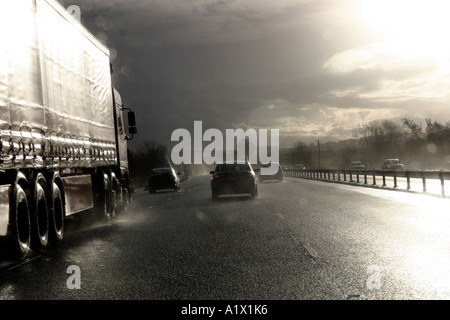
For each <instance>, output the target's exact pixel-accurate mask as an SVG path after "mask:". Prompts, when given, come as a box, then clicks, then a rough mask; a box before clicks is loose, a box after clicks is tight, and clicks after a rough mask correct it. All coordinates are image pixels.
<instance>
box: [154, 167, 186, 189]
mask: <svg viewBox="0 0 450 320" xmlns="http://www.w3.org/2000/svg"><path fill="white" fill-rule="evenodd" d="M178 175H179V174H176V173H175V170H174V169H173V168H157V169H153V170H152V173H151V174H150V177H148V192H149V193H155V192H156V191H157V190H168V189H171V190H173V191H178V190H180V188H181V182H180V177H179V176H178Z"/></svg>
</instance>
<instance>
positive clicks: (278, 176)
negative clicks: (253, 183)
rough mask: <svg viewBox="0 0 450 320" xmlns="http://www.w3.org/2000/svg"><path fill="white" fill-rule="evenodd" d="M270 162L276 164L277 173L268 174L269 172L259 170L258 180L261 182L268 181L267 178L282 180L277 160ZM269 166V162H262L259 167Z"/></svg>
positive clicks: (280, 168)
mask: <svg viewBox="0 0 450 320" xmlns="http://www.w3.org/2000/svg"><path fill="white" fill-rule="evenodd" d="M272 164H273V165H276V166H277V167H278V170H277V173H275V174H272V175H269V174H262V172H261V171H260V172H259V180H260V181H261V182H264V181H269V180H270V181H273V180H278V181H283V169H282V167H281V166H280V164H279V163H277V162H272ZM270 166H271V164H270V163H268V164H263V165H262V166H261V168H269V167H270Z"/></svg>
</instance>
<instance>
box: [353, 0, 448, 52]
mask: <svg viewBox="0 0 450 320" xmlns="http://www.w3.org/2000/svg"><path fill="white" fill-rule="evenodd" d="M358 4H359V14H360V15H361V18H362V19H363V21H364V22H365V24H366V25H367V27H368V28H371V29H374V30H375V31H378V32H381V33H383V34H384V35H386V36H387V37H389V40H390V41H393V42H395V43H396V45H401V46H403V47H404V49H406V50H412V51H414V54H415V55H416V56H418V57H435V58H448V56H449V54H450V42H449V41H448V32H449V30H450V19H449V15H450V1H448V0H376V1H373V0H361V1H358Z"/></svg>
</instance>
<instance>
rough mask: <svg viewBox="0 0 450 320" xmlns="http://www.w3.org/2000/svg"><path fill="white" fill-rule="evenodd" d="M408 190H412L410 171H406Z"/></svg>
mask: <svg viewBox="0 0 450 320" xmlns="http://www.w3.org/2000/svg"><path fill="white" fill-rule="evenodd" d="M406 190H411V179H410V177H409V171H406Z"/></svg>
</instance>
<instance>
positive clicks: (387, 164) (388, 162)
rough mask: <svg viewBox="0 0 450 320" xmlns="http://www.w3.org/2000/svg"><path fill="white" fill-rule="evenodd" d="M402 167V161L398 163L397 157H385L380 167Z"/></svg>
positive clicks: (394, 168) (389, 168)
mask: <svg viewBox="0 0 450 320" xmlns="http://www.w3.org/2000/svg"><path fill="white" fill-rule="evenodd" d="M404 167H405V166H404V165H403V164H402V163H400V161H399V160H398V159H386V160H384V162H383V165H382V166H381V169H388V170H398V169H403V168H404Z"/></svg>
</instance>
